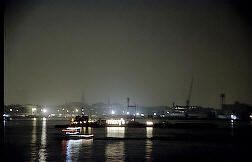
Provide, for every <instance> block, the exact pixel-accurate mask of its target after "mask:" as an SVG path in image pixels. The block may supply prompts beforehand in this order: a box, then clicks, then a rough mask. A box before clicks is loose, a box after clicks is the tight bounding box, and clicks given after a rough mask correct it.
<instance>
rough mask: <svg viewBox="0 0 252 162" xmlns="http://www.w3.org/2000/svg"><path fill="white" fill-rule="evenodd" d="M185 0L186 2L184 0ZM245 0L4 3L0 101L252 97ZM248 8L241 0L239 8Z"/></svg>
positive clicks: (207, 101)
mask: <svg viewBox="0 0 252 162" xmlns="http://www.w3.org/2000/svg"><path fill="white" fill-rule="evenodd" d="M182 2H183V3H182ZM245 7H246V4H245V3H244V4H243V3H242V2H241V3H236V2H235V1H228V0H226V1H217V0H212V1H210V0H207V1H204V2H203V1H202V0H201V1H200V0H190V1H180V3H178V1H177V0H170V1H158V0H132V1H126V0H113V1H107V0H99V1H98V0H74V1H70V0H53V1H52V0H36V1H34V0H29V1H27V0H26V1H25V0H23V1H22V2H21V1H14V0H10V1H8V2H7V3H6V8H5V103H6V104H11V103H20V104H26V103H32V104H47V105H48V104H62V103H65V102H72V101H81V94H82V93H85V100H86V101H87V102H88V103H95V102H107V100H108V98H110V101H111V102H112V103H115V102H117V103H125V102H126V97H130V98H131V99H132V102H133V103H136V104H138V105H145V106H152V105H172V102H175V103H176V104H181V105H184V104H185V103H186V99H187V96H188V93H189V87H190V82H191V80H192V77H193V78H194V82H193V88H192V96H191V104H193V105H201V106H210V107H215V108H219V107H220V97H219V96H220V93H222V92H224V93H225V94H226V102H227V103H233V102H234V101H240V102H245V103H249V104H252V86H251V83H252V72H251V69H252V65H251V63H252V59H251V58H252V57H251V56H250V53H251V46H250V42H249V36H251V23H250V21H249V15H248V13H247V12H246V11H247V10H246V8H245ZM244 9H245V10H244Z"/></svg>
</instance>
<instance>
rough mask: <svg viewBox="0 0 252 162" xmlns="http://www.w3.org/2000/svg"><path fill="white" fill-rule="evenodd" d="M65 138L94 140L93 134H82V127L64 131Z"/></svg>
mask: <svg viewBox="0 0 252 162" xmlns="http://www.w3.org/2000/svg"><path fill="white" fill-rule="evenodd" d="M62 132H63V134H64V137H66V138H70V139H85V138H87V139H90V138H93V137H94V135H93V134H81V127H67V128H66V129H63V130H62Z"/></svg>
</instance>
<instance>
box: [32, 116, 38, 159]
mask: <svg viewBox="0 0 252 162" xmlns="http://www.w3.org/2000/svg"><path fill="white" fill-rule="evenodd" d="M36 128H37V121H36V120H33V121H32V137H31V159H32V161H35V159H36V157H37V150H36V142H37V129H36Z"/></svg>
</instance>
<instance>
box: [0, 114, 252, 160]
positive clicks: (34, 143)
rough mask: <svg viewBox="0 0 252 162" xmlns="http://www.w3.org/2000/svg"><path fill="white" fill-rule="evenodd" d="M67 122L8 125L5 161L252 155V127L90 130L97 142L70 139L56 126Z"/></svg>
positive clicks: (224, 124)
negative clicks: (62, 134) (63, 136)
mask: <svg viewBox="0 0 252 162" xmlns="http://www.w3.org/2000/svg"><path fill="white" fill-rule="evenodd" d="M215 122H216V121H215ZM68 123H69V121H56V120H40V119H37V120H11V121H4V122H3V129H4V131H3V134H4V161H6V162H8V161H15V162H16V161H25V162H30V161H52V162H56V161H99V162H102V161H115V162H120V161H225V162H229V161H250V160H251V155H252V154H251V153H252V149H251V146H252V145H251V143H252V131H251V128H252V127H251V125H252V124H251V122H245V123H241V122H236V121H233V122H231V121H225V122H223V121H218V122H216V123H217V124H219V126H220V128H218V129H212V128H209V129H208V128H205V129H204V128H203V129H202V128H201V129H185V128H152V127H147V128H125V127H107V128H87V129H88V131H90V132H91V133H93V134H94V139H78V140H66V139H62V138H61V130H60V129H57V128H55V125H59V124H68ZM107 137H115V139H114V138H107ZM1 161H2V160H1Z"/></svg>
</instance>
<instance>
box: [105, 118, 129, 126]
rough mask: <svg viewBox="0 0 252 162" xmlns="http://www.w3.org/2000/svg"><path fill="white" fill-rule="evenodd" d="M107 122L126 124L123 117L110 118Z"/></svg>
mask: <svg viewBox="0 0 252 162" xmlns="http://www.w3.org/2000/svg"><path fill="white" fill-rule="evenodd" d="M106 123H107V124H109V125H124V124H125V120H124V119H123V118H121V119H109V120H106Z"/></svg>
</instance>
